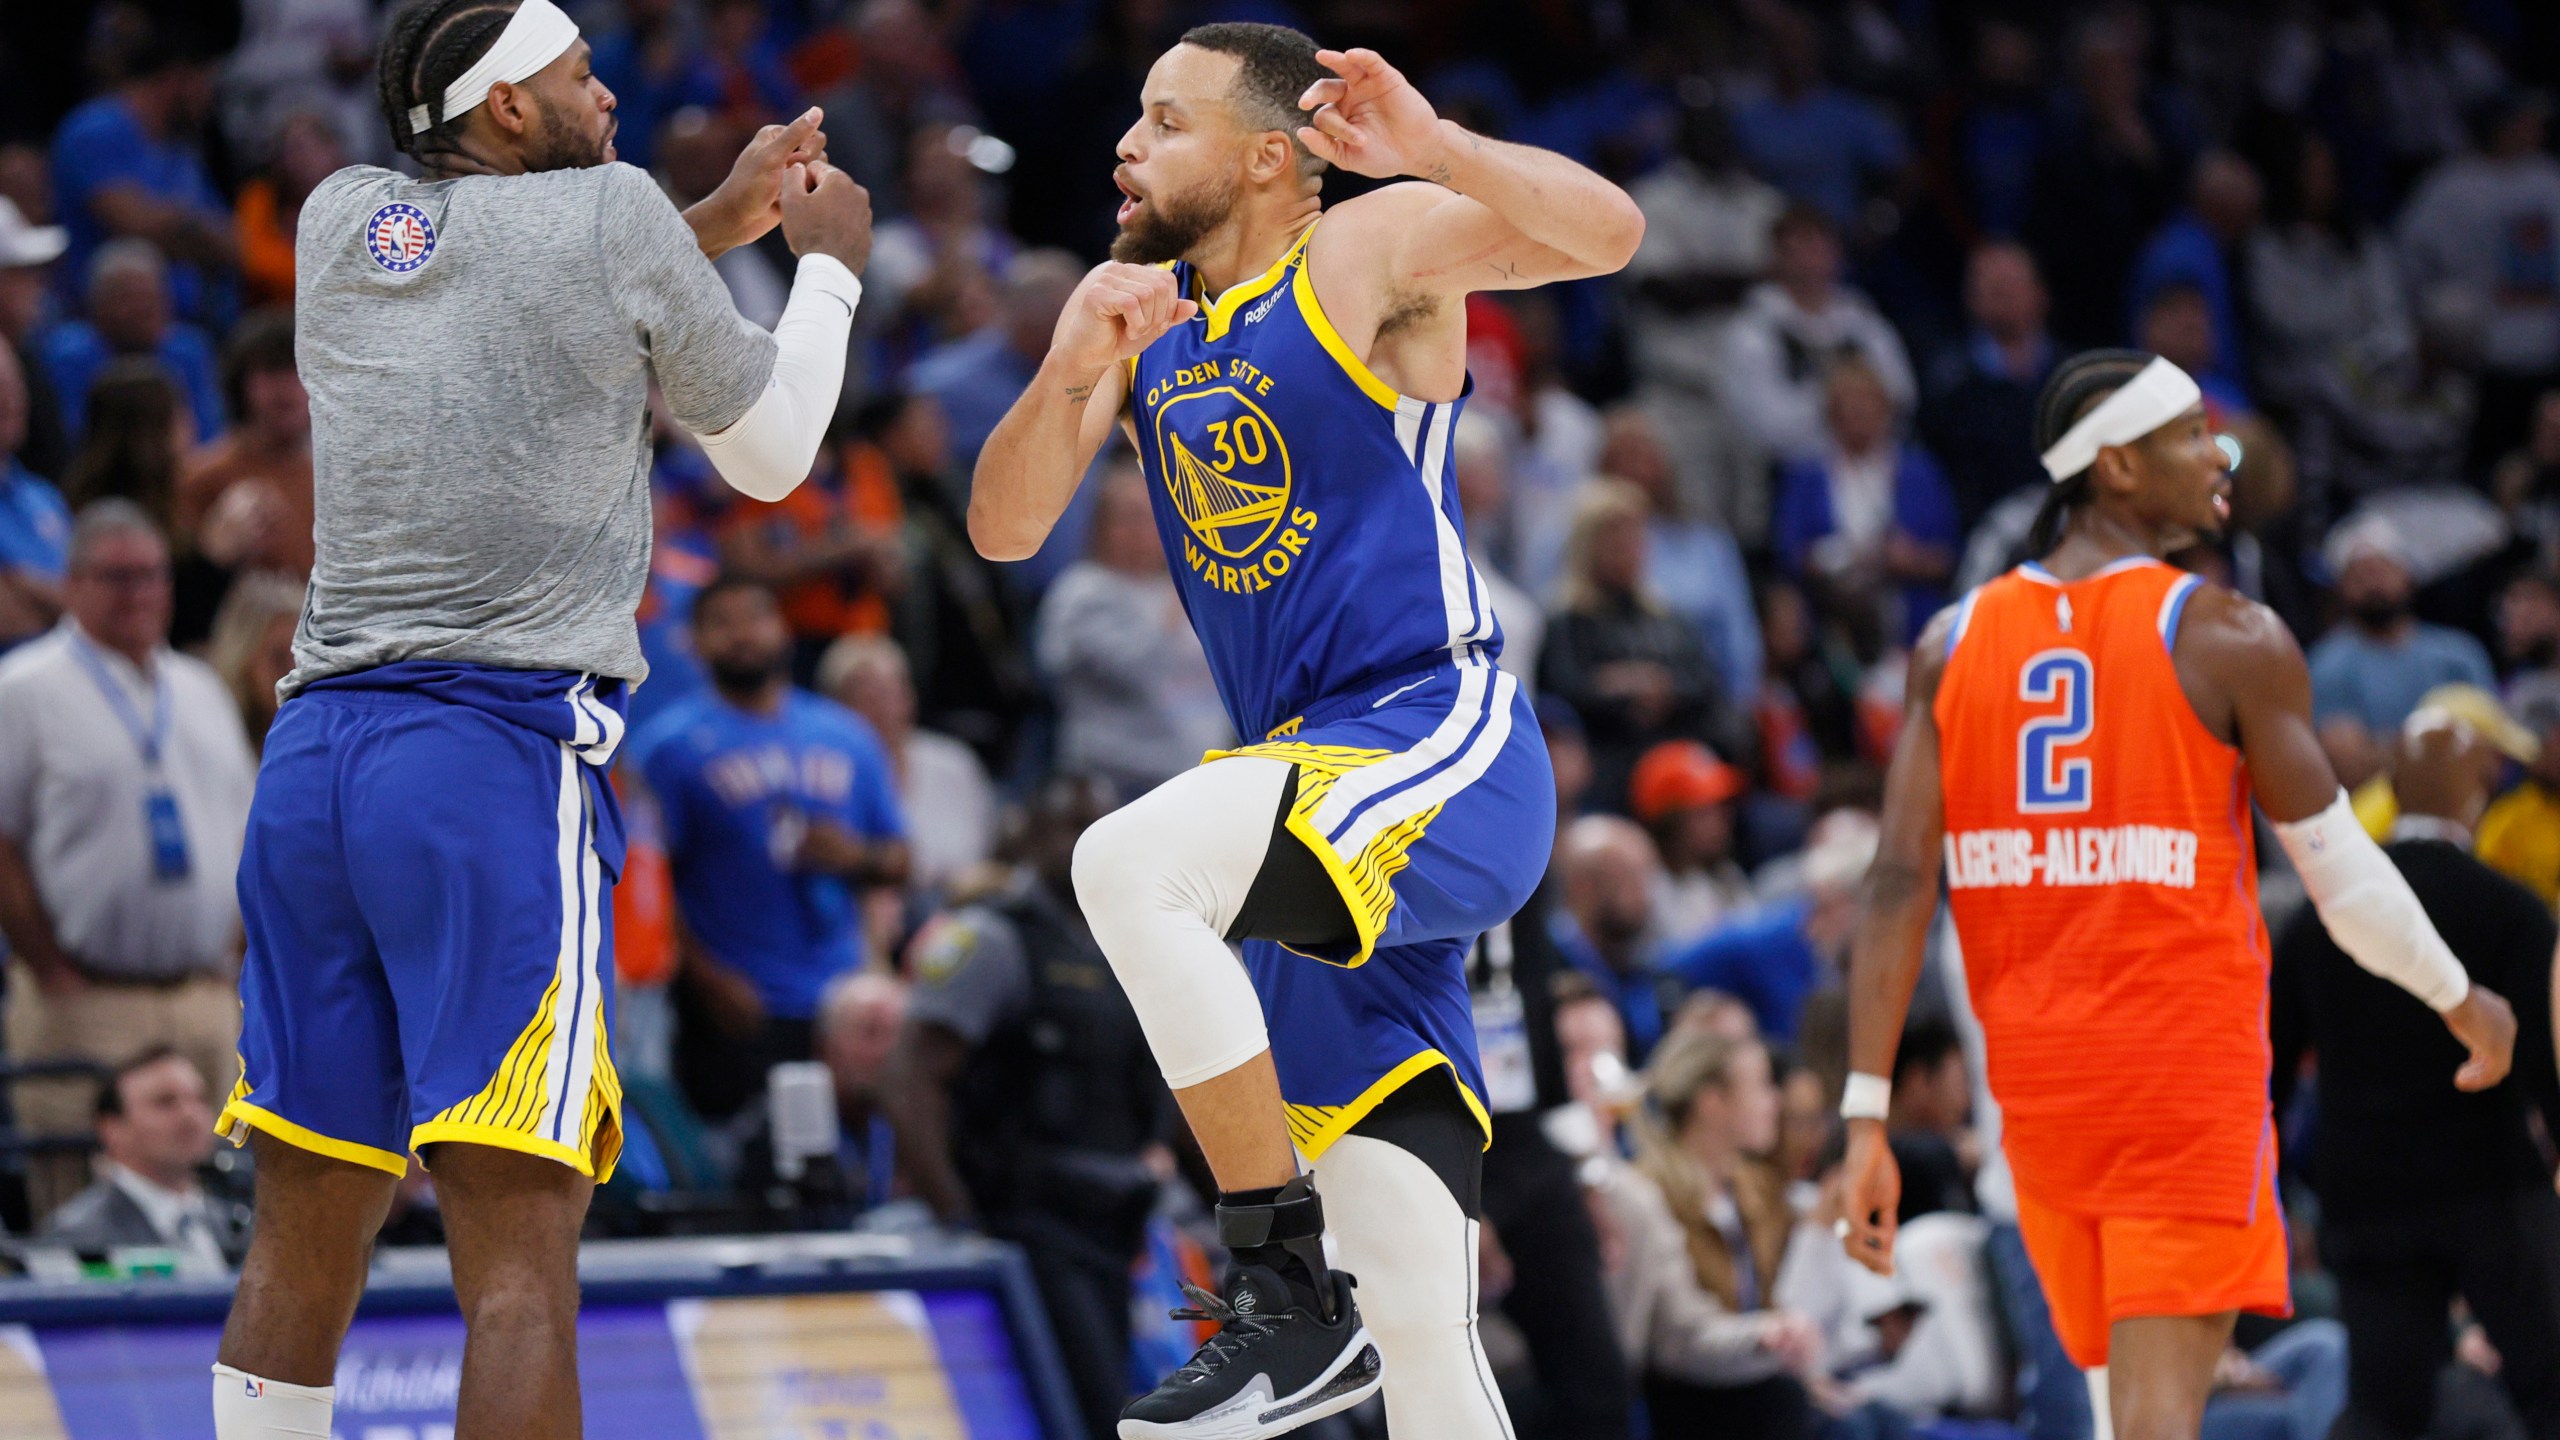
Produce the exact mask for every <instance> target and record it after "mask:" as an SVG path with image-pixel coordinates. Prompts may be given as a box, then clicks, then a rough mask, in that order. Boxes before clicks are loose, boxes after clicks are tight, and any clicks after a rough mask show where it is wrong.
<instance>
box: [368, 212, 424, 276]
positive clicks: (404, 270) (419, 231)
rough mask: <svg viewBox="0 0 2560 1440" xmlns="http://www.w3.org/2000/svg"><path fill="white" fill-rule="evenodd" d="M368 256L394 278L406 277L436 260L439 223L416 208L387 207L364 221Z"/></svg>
mask: <svg viewBox="0 0 2560 1440" xmlns="http://www.w3.org/2000/svg"><path fill="white" fill-rule="evenodd" d="M364 248H365V253H367V254H369V255H371V256H372V257H373V263H374V264H376V265H379V266H381V267H382V268H383V269H385V270H388V271H390V272H391V273H392V274H394V275H406V274H408V273H409V272H411V271H413V270H415V269H417V268H418V267H419V266H421V265H424V264H426V263H427V262H428V261H429V260H431V259H433V258H435V253H436V227H435V222H434V221H431V220H429V219H428V218H427V212H426V211H424V210H421V209H419V208H418V207H417V206H415V205H402V204H398V203H394V204H390V205H385V206H383V207H382V208H381V209H379V210H376V211H374V212H373V218H372V219H370V220H367V221H366V222H364Z"/></svg>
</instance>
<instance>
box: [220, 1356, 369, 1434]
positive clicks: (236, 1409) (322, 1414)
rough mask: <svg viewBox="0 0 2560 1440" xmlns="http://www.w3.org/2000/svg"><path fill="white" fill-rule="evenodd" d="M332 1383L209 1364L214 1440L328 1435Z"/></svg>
mask: <svg viewBox="0 0 2560 1440" xmlns="http://www.w3.org/2000/svg"><path fill="white" fill-rule="evenodd" d="M337 1406H338V1387H337V1386H335V1385H288V1384H286V1383H284V1382H283V1381H281V1380H262V1379H260V1378H258V1377H257V1376H255V1375H252V1374H250V1373H249V1372H248V1371H246V1370H235V1369H233V1368H231V1367H230V1366H228V1365H216V1366H214V1367H213V1434H214V1440H329V1422H330V1419H331V1418H332V1416H333V1414H334V1413H335V1411H336V1410H337Z"/></svg>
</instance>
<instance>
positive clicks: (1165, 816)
mask: <svg viewBox="0 0 2560 1440" xmlns="http://www.w3.org/2000/svg"><path fill="white" fill-rule="evenodd" d="M1288 780H1289V767H1288V765H1286V764H1285V763H1283V762H1281V761H1278V760H1273V759H1270V758H1268V757H1265V756H1260V755H1246V756H1238V757H1235V758H1232V759H1226V760H1213V761H1211V762H1209V763H1208V764H1206V765H1203V766H1201V767H1200V768H1199V769H1197V770H1189V771H1185V772H1184V773H1182V774H1180V775H1176V776H1175V777H1173V778H1172V779H1170V780H1168V781H1166V782H1165V783H1163V784H1162V785H1159V786H1157V787H1156V788H1155V789H1153V790H1150V791H1148V792H1147V793H1146V794H1144V795H1141V796H1139V797H1138V798H1137V799H1136V800H1133V801H1131V802H1130V803H1129V804H1127V805H1124V806H1122V807H1121V808H1120V809H1118V810H1115V811H1113V812H1112V813H1111V814H1109V815H1105V816H1104V817H1102V818H1101V819H1100V820H1097V821H1095V822H1094V824H1093V826H1092V827H1091V828H1090V829H1088V830H1086V831H1085V832H1084V838H1083V839H1082V840H1080V841H1078V842H1077V843H1076V859H1075V884H1076V899H1077V903H1078V904H1079V905H1081V906H1082V907H1083V909H1084V918H1085V923H1086V924H1088V925H1090V926H1092V927H1093V939H1094V943H1095V944H1097V945H1100V946H1101V947H1102V953H1103V954H1104V956H1106V957H1108V958H1109V960H1110V961H1111V970H1112V973H1113V974H1115V975H1117V976H1118V977H1119V979H1120V988H1121V989H1122V990H1123V991H1125V992H1127V994H1128V996H1129V1008H1131V1009H1132V1010H1135V1011H1136V1012H1137V1013H1138V1028H1140V1029H1141V1030H1144V1031H1145V1032H1146V1035H1147V1045H1148V1047H1149V1048H1150V1049H1152V1050H1154V1051H1155V1057H1156V1065H1157V1068H1159V1069H1161V1070H1162V1071H1163V1072H1164V1078H1165V1083H1166V1084H1167V1085H1170V1086H1172V1087H1173V1088H1174V1089H1176V1090H1184V1089H1188V1088H1190V1087H1191V1086H1194V1085H1198V1084H1201V1083H1202V1082H1204V1081H1208V1080H1214V1079H1216V1078H1217V1077H1219V1076H1221V1075H1224V1074H1226V1073H1227V1072H1228V1071H1230V1070H1233V1069H1235V1068H1236V1067H1237V1066H1239V1065H1242V1064H1243V1063H1245V1062H1246V1061H1248V1060H1250V1059H1252V1058H1253V1057H1254V1056H1256V1055H1259V1054H1261V1053H1262V1052H1263V1051H1265V1050H1267V1049H1269V1048H1271V1041H1270V1037H1269V1035H1268V1033H1267V1032H1266V1031H1265V1029H1264V1026H1263V1021H1262V1000H1261V997H1259V996H1257V995H1256V994H1255V993H1254V989H1253V980H1252V978H1251V977H1250V976H1248V975H1246V974H1245V971H1244V966H1242V965H1241V964H1238V963H1237V961H1236V957H1235V952H1233V951H1231V950H1229V949H1228V948H1227V941H1226V933H1227V927H1228V926H1230V925H1233V924H1234V923H1235V919H1236V915H1237V914H1238V912H1240V911H1241V910H1242V909H1243V908H1244V901H1245V896H1246V894H1247V893H1248V892H1249V891H1251V890H1252V889H1253V881H1254V877H1255V876H1256V875H1259V874H1261V873H1262V861H1263V857H1264V856H1266V855H1268V854H1269V853H1270V852H1271V846H1272V836H1271V820H1272V816H1273V815H1274V814H1276V813H1277V812H1278V810H1279V808H1280V792H1281V787H1283V786H1284V785H1286V784H1287V783H1288ZM1289 843H1291V844H1295V843H1297V842H1295V841H1294V840H1293V841H1290V842H1289ZM1308 963H1310V964H1314V963H1316V962H1314V961H1310V962H1308Z"/></svg>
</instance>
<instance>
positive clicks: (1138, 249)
mask: <svg viewBox="0 0 2560 1440" xmlns="http://www.w3.org/2000/svg"><path fill="white" fill-rule="evenodd" d="M1235 208H1236V182H1235V177H1233V176H1228V177H1226V178H1224V179H1213V180H1203V181H1201V182H1200V183H1199V184H1197V185H1194V186H1192V187H1191V188H1190V189H1188V190H1185V191H1182V192H1180V193H1179V194H1174V195H1167V196H1163V197H1162V198H1160V199H1152V200H1148V201H1146V202H1145V203H1144V204H1142V205H1140V206H1139V207H1138V213H1137V214H1135V215H1133V216H1131V217H1130V218H1129V223H1128V224H1126V225H1123V226H1121V227H1120V234H1119V237H1118V238H1117V239H1115V240H1113V241H1112V242H1111V258H1112V259H1114V260H1117V261H1119V262H1120V263H1122V264H1124V265H1161V264H1163V263H1165V262H1166V261H1168V260H1179V259H1181V258H1182V257H1183V256H1185V255H1187V254H1189V253H1190V252H1191V247H1192V246H1194V245H1197V244H1199V243H1200V241H1201V239H1202V238H1203V237H1204V236H1206V235H1207V234H1208V233H1209V232H1210V231H1212V230H1215V229H1217V228H1218V227H1219V226H1221V225H1223V224H1225V223H1226V222H1227V217H1228V216H1229V215H1232V214H1234V213H1235Z"/></svg>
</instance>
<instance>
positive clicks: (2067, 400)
mask: <svg viewBox="0 0 2560 1440" xmlns="http://www.w3.org/2000/svg"><path fill="white" fill-rule="evenodd" d="M2152 359H2153V357H2152V356H2151V355H2149V354H2148V353H2146V352H2144V351H2140V350H2083V351H2081V352H2080V353H2079V354H2077V355H2074V356H2072V357H2071V358H2070V359H2068V360H2065V361H2063V362H2062V363H2061V364H2060V365H2057V366H2055V367H2054V370H2053V374H2052V376H2051V377H2050V378H2048V379H2047V380H2046V381H2045V382H2044V393H2043V394H2042V395H2039V396H2037V397H2036V451H2037V453H2038V454H2042V453H2043V452H2044V451H2046V450H2049V449H2051V448H2052V447H2053V443H2054V442H2055V441H2057V440H2059V439H2061V438H2062V437H2063V435H2064V434H2065V433H2066V432H2067V431H2069V430H2070V429H2071V426H2072V424H2073V422H2075V421H2077V420H2078V419H2079V418H2080V417H2081V416H2083V415H2086V414H2088V413H2089V412H2090V410H2092V409H2094V408H2095V407H2096V406H2097V404H2098V402H2099V401H2101V400H2104V399H2106V398H2107V397H2108V396H2110V395H2112V394H2114V393H2115V392H2116V391H2118V390H2120V389H2122V388H2124V385H2125V383H2126V382H2127V381H2130V380H2131V379H2133V377H2134V376H2136V375H2139V374H2141V373H2142V367H2144V366H2145V365H2148V364H2150V363H2151V361H2152ZM2088 499H2089V472H2088V471H2087V470H2085V469H2084V470H2081V471H2078V472H2077V473H2074V474H2070V475H2065V476H2063V477H2062V478H2061V479H2059V480H2057V481H2055V482H2054V483H2053V485H2052V487H2051V488H2049V489H2048V490H2046V491H2045V496H2044V503H2043V504H2042V505H2040V506H2038V507H2037V508H2036V519H2035V524H2034V525H2033V526H2031V527H2029V528H2028V530H2027V554H2028V555H2029V556H2032V557H2041V556H2045V555H2049V554H2051V553H2053V547H2054V546H2056V545H2058V544H2061V543H2062V527H2063V526H2065V525H2067V524H2069V523H2071V512H2073V511H2074V510H2077V509H2079V508H2080V507H2081V506H2082V505H2084V504H2086V503H2088Z"/></svg>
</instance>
